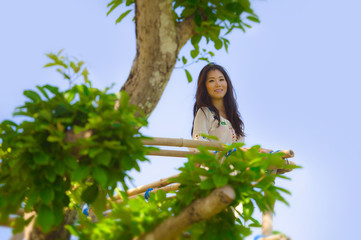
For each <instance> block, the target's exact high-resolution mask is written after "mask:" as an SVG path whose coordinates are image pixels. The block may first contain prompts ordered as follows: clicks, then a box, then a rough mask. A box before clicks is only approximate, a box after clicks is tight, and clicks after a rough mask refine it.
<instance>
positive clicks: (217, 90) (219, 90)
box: [214, 89, 223, 92]
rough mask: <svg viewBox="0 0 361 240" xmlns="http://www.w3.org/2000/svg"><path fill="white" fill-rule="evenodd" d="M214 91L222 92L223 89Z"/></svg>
mask: <svg viewBox="0 0 361 240" xmlns="http://www.w3.org/2000/svg"><path fill="white" fill-rule="evenodd" d="M214 91H215V92H223V89H216V90H214Z"/></svg>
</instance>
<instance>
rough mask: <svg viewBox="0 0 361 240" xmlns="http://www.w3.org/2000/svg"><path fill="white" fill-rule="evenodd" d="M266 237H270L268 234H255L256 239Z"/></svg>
mask: <svg viewBox="0 0 361 240" xmlns="http://www.w3.org/2000/svg"><path fill="white" fill-rule="evenodd" d="M265 237H268V235H262V234H261V235H257V236H255V237H254V240H258V239H260V238H265Z"/></svg>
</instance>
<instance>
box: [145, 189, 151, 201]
mask: <svg viewBox="0 0 361 240" xmlns="http://www.w3.org/2000/svg"><path fill="white" fill-rule="evenodd" d="M152 190H153V188H148V189H147V191H145V194H144V198H145V200H148V199H149V198H150V195H149V193H150V192H151V191H152Z"/></svg>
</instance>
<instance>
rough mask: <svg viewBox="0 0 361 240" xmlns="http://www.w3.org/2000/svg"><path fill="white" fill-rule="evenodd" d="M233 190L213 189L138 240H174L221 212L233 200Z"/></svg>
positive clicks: (224, 188) (225, 187)
mask: <svg viewBox="0 0 361 240" xmlns="http://www.w3.org/2000/svg"><path fill="white" fill-rule="evenodd" d="M235 196H236V194H235V192H234V190H233V188H232V187H231V186H229V185H226V186H224V187H221V188H217V189H215V190H214V191H213V192H212V193H211V194H210V195H209V196H207V197H205V198H201V199H198V200H196V201H194V202H193V203H192V204H191V205H189V206H188V207H187V208H185V209H184V210H183V211H182V212H181V213H180V214H179V215H178V216H176V217H171V218H169V219H167V220H165V221H164V222H163V223H161V224H159V225H158V226H157V227H156V228H155V229H154V230H153V231H152V232H150V233H146V234H145V235H143V236H141V237H140V238H139V239H138V240H146V239H154V240H157V239H159V240H160V239H161V240H167V239H176V238H177V236H179V235H180V234H181V233H182V231H184V230H186V229H187V228H189V227H190V226H191V225H192V224H194V223H196V222H200V221H202V220H206V219H208V218H210V217H212V216H214V215H216V214H217V213H219V212H221V211H222V210H223V209H224V208H225V207H226V206H228V205H229V204H230V203H231V202H232V201H233V200H234V199H235Z"/></svg>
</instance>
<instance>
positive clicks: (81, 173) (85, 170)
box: [72, 166, 90, 182]
mask: <svg viewBox="0 0 361 240" xmlns="http://www.w3.org/2000/svg"><path fill="white" fill-rule="evenodd" d="M89 175H90V167H89V166H79V167H78V168H77V169H76V170H75V171H74V172H73V173H72V176H73V181H79V182H80V181H82V180H84V179H85V178H86V177H87V176H89Z"/></svg>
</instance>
